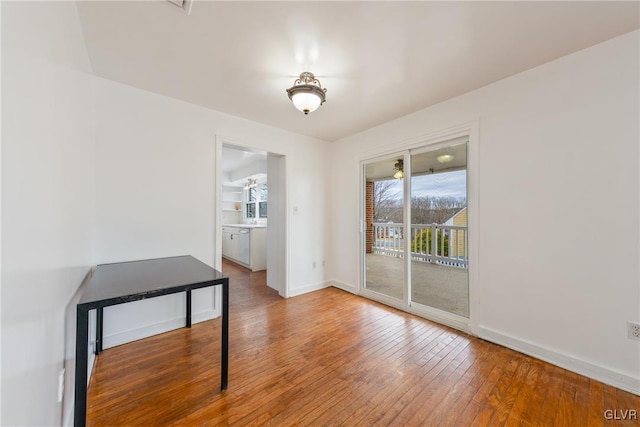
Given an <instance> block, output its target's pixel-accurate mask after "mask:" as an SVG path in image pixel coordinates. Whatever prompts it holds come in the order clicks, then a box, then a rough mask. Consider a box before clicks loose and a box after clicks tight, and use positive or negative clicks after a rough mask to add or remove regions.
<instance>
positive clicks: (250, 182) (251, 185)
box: [244, 179, 258, 190]
mask: <svg viewBox="0 0 640 427" xmlns="http://www.w3.org/2000/svg"><path fill="white" fill-rule="evenodd" d="M257 186H258V182H257V181H256V180H255V179H249V180H247V183H246V184H245V185H244V189H245V190H249V189H250V188H256V187H257Z"/></svg>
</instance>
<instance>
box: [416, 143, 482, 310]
mask: <svg viewBox="0 0 640 427" xmlns="http://www.w3.org/2000/svg"><path fill="white" fill-rule="evenodd" d="M409 239H410V245H411V279H410V280H411V286H410V289H411V302H412V303H418V304H421V305H425V306H429V307H433V308H437V309H439V310H443V311H446V312H449V313H453V314H456V315H459V316H463V317H467V318H468V317H469V279H468V244H467V243H468V242H467V143H462V144H456V145H450V146H448V147H445V148H440V149H437V150H431V151H426V152H421V153H417V154H412V155H411V227H410V234H409Z"/></svg>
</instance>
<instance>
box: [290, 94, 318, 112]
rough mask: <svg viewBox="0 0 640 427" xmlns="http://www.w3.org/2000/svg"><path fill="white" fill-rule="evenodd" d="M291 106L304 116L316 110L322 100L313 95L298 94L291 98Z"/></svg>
mask: <svg viewBox="0 0 640 427" xmlns="http://www.w3.org/2000/svg"><path fill="white" fill-rule="evenodd" d="M291 101H292V102H293V105H294V106H295V107H296V108H297V109H298V110H300V111H302V112H303V113H305V114H309V113H312V112H314V111H316V110H317V109H318V107H319V106H320V103H321V102H322V100H321V99H320V97H319V96H318V95H316V94H315V93H310V92H298V93H296V94H294V95H293V96H292V97H291Z"/></svg>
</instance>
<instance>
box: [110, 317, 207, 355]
mask: <svg viewBox="0 0 640 427" xmlns="http://www.w3.org/2000/svg"><path fill="white" fill-rule="evenodd" d="M218 316H219V313H218V311H217V310H214V309H210V310H206V311H201V312H198V313H192V314H191V323H192V324H195V323H200V322H204V321H205V320H210V319H213V318H216V317H218ZM184 325H185V318H184V317H182V316H181V317H177V318H173V319H169V320H165V321H163V322H160V323H154V324H151V325H145V326H143V327H140V328H135V329H129V330H127V331H122V332H118V333H116V334H112V335H105V336H104V337H103V345H102V348H104V349H107V348H110V347H115V346H117V345H121V344H126V343H128V342H132V341H137V340H140V339H142V338H147V337H151V336H153V335H158V334H162V333H164V332H168V331H172V330H174V329H179V328H184Z"/></svg>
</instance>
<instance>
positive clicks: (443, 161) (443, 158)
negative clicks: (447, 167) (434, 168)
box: [436, 154, 453, 163]
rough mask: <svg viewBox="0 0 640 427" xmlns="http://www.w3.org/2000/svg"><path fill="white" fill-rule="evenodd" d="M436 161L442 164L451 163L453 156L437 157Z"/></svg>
mask: <svg viewBox="0 0 640 427" xmlns="http://www.w3.org/2000/svg"><path fill="white" fill-rule="evenodd" d="M436 159H437V160H438V161H439V162H440V163H449V162H450V161H452V160H453V155H451V154H441V155H439V156H438V157H436Z"/></svg>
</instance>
